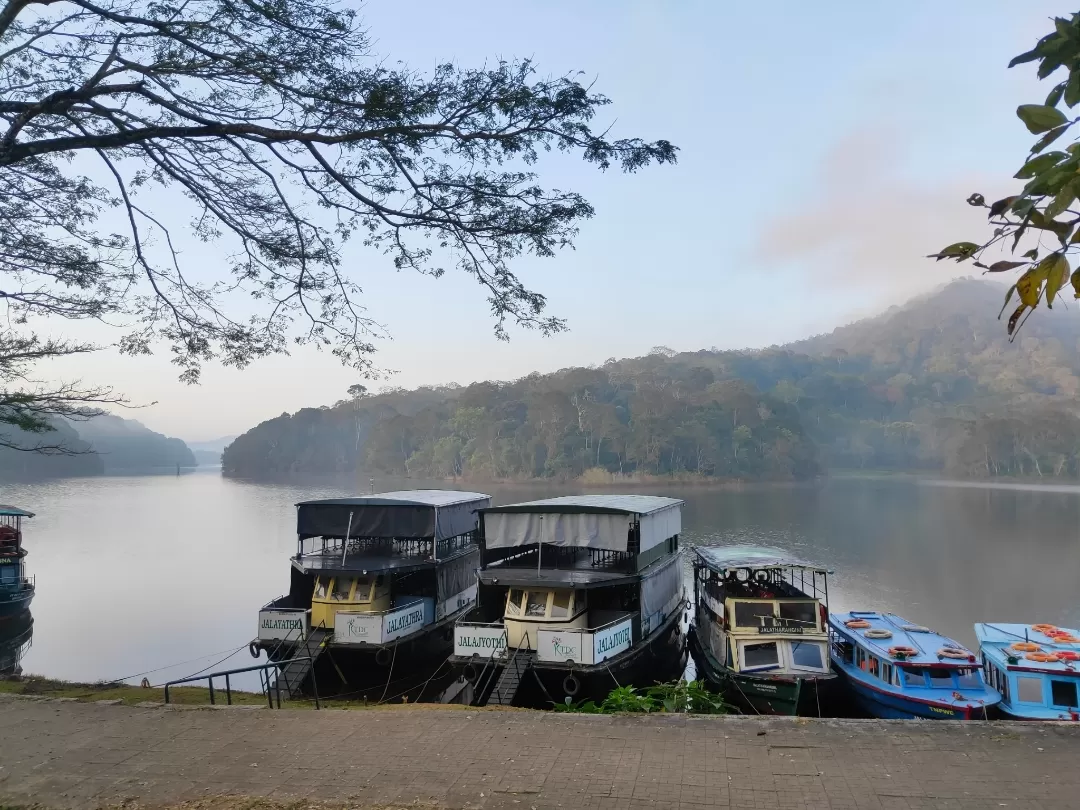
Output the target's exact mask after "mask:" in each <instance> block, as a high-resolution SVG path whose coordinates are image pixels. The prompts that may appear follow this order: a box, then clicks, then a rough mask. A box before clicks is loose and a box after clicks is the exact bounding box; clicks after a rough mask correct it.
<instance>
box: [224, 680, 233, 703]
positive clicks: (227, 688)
mask: <svg viewBox="0 0 1080 810" xmlns="http://www.w3.org/2000/svg"><path fill="white" fill-rule="evenodd" d="M225 703H226V704H228V705H229V706H232V686H231V685H230V684H229V675H228V673H226V674H225Z"/></svg>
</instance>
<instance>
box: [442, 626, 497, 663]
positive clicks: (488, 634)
mask: <svg viewBox="0 0 1080 810" xmlns="http://www.w3.org/2000/svg"><path fill="white" fill-rule="evenodd" d="M505 651H506V628H505V627H491V626H487V625H475V624H457V625H455V626H454V655H462V656H466V657H469V656H473V655H478V656H480V657H481V658H491V657H493V656H495V655H502V654H503V653H504V652H505Z"/></svg>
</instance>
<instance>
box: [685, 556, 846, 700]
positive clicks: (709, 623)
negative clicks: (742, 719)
mask: <svg viewBox="0 0 1080 810" xmlns="http://www.w3.org/2000/svg"><path fill="white" fill-rule="evenodd" d="M694 556H695V559H694V604H695V609H694V618H693V622H692V624H691V628H690V652H691V655H693V656H694V663H695V664H696V665H697V671H698V674H699V676H703V677H704V678H705V679H706V680H707V682H708V683H709V684H710V685H711V686H713V687H714V688H716V689H717V690H719V691H720V692H722V693H723V694H724V696H725V697H726V698H727V699H728V700H730V701H731V702H732V703H733V704H735V705H736V706H740V707H742V708H743V709H745V710H747V711H751V712H755V713H758V714H783V715H807V716H820V714H821V696H820V695H819V694H818V692H819V688H820V685H821V682H822V681H825V680H830V679H832V678H835V677H836V675H835V673H833V672H832V671H831V669H830V667H829V646H828V644H829V620H828V603H829V589H828V571H826V569H824V568H822V567H820V566H817V565H814V564H812V563H807V562H801V561H799V560H795V559H792V558H791V557H789V556H788V555H786V554H785V553H784V552H782V551H778V550H775V549H768V548H761V547H755V546H709V547H704V548H695V549H694Z"/></svg>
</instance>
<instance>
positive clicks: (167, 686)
mask: <svg viewBox="0 0 1080 810" xmlns="http://www.w3.org/2000/svg"><path fill="white" fill-rule="evenodd" d="M168 702H169V685H168V684H165V703H166V704H167V703H168Z"/></svg>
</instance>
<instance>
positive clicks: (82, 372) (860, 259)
mask: <svg viewBox="0 0 1080 810" xmlns="http://www.w3.org/2000/svg"><path fill="white" fill-rule="evenodd" d="M360 8H361V14H362V17H363V20H364V23H365V27H366V28H367V29H368V30H369V32H370V35H371V36H372V38H373V40H374V47H375V50H376V51H377V52H379V53H381V54H385V55H386V57H387V58H388V59H389V60H401V61H403V62H405V63H407V64H408V65H409V66H410V67H412V68H413V69H415V70H419V71H427V70H430V69H431V68H432V67H433V66H434V65H436V64H439V63H441V62H445V61H448V60H449V61H454V62H456V63H458V64H460V65H463V66H480V65H482V64H483V63H484V62H485V61H490V60H492V59H497V58H500V57H530V58H532V59H534V60H535V61H536V63H537V64H538V67H539V69H540V71H541V72H542V73H547V74H555V75H558V74H563V73H566V72H569V71H577V70H581V71H583V72H584V74H585V76H586V77H590V78H592V77H595V82H596V84H595V89H596V90H597V91H598V92H601V93H603V94H605V95H607V96H609V97H610V98H611V99H612V101H613V103H612V104H611V105H610V106H609V107H607V108H605V110H604V111H603V112H602V113H601V120H600V121H598V122H597V123H598V124H600V123H611V124H612V125H613V131H612V134H613V136H619V137H622V136H640V137H642V138H645V139H649V140H655V139H658V138H666V139H668V140H670V141H672V142H673V143H675V144H676V145H677V146H678V147H679V149H680V151H679V162H678V164H677V165H676V166H662V167H650V168H648V169H645V170H643V171H641V172H640V173H638V174H634V175H624V174H622V173H620V172H618V171H617V170H612V171H609V172H607V173H601V172H599V171H597V170H596V169H595V168H594V167H592V166H591V165H588V164H584V163H582V162H579V161H576V160H570V159H565V158H559V157H555V158H552V159H542V160H541V161H540V162H539V164H538V165H537V167H536V169H537V171H538V172H539V173H540V176H541V181H542V182H543V183H544V184H546V185H548V186H553V187H558V188H564V189H573V190H575V191H578V192H580V193H582V194H583V195H584V196H585V197H586V198H587V199H588V200H589V201H590V202H591V203H592V204H593V205H594V206H595V208H596V212H597V213H596V216H595V217H594V218H593V219H592V220H589V221H587V222H585V223H584V225H583V227H582V230H581V234H580V236H579V238H578V240H577V242H576V249H574V250H566V251H563V252H561V253H559V254H558V255H557V256H556V257H554V258H547V259H532V258H526V259H523V260H521V261H519V262H517V263H516V264H515V265H514V269H515V271H516V272H518V273H519V275H520V277H521V278H522V280H523V281H524V282H525V283H526V284H527V285H528V286H530V287H532V288H534V289H537V290H539V291H540V292H542V293H544V294H545V295H546V296H547V297H548V301H549V312H550V313H551V314H554V315H557V316H560V317H563V318H566V319H567V321H568V325H569V327H570V329H569V331H568V332H566V333H564V334H561V335H557V336H554V337H548V338H544V337H542V336H540V335H538V334H536V333H533V332H528V331H522V330H518V329H511V330H510V335H511V340H510V342H509V343H503V342H499V341H497V340H496V339H495V338H494V336H493V332H492V326H493V324H492V321H491V319H490V317H489V315H488V311H487V310H488V307H487V303H486V301H485V296H484V294H483V291H482V290H481V289H480V288H479V287H478V285H477V284H476V283H475V281H473V280H472V279H471V278H470V277H466V276H463V275H458V274H455V273H448V274H447V275H446V276H444V277H443V278H440V279H433V278H431V277H427V276H420V275H416V274H412V273H407V272H400V273H399V272H397V271H395V270H394V269H393V267H392V265H391V263H390V261H389V259H387V258H386V257H383V256H382V255H380V254H378V253H372V252H370V251H365V250H364V249H363V248H362V247H361V246H359V245H352V246H349V247H347V248H346V254H345V255H346V257H347V259H346V266H347V268H348V272H349V274H350V276H351V277H352V278H354V279H356V280H357V281H358V282H359V283H360V284H361V286H362V287H363V289H364V299H363V300H364V303H365V305H366V306H367V307H368V311H369V314H370V315H371V316H372V317H373V318H375V319H376V320H378V321H380V322H381V323H383V324H384V325H385V326H386V328H387V331H388V332H389V334H390V335H391V336H392V339H386V340H380V341H379V342H378V346H379V352H378V355H377V356H376V362H377V364H378V365H379V366H380V367H381V368H382V369H384V370H386V371H389V372H393V373H392V374H391V375H390V376H389V377H388V379H384V380H382V381H369V382H368V383H367V384H368V385H369V387H371V388H372V389H376V390H377V389H378V388H379V387H380V386H381V385H386V384H392V385H395V386H404V387H415V386H417V385H424V384H444V383H449V382H457V383H460V384H467V383H469V382H473V381H477V380H486V379H496V380H510V379H516V378H519V377H521V376H524V375H526V374H528V373H530V372H532V371H541V372H544V371H553V370H556V369H559V368H564V367H567V366H583V365H591V364H599V363H603V362H604V360H606V359H607V358H609V357H629V356H636V355H642V354H645V353H647V352H648V351H649V350H650V349H651V348H652V347H654V346H658V345H662V346H667V347H670V348H672V349H675V350H680V351H681V350H696V349H702V348H711V347H716V348H722V349H729V348H741V347H760V346H767V345H771V344H778V343H784V342H787V341H790V340H795V339H798V338H802V337H805V336H808V335H811V334H816V333H820V332H824V331H828V330H830V329H832V328H834V327H835V326H838V325H841V324H843V323H847V322H850V321H851V320H854V319H856V318H859V317H865V316H867V315H870V314H873V313H875V312H877V311H879V310H882V309H884V308H886V307H887V306H889V305H891V304H895V303H900V302H902V301H904V300H906V299H907V298H909V297H911V296H912V295H914V294H916V293H919V292H922V291H925V290H927V289H930V288H933V287H934V286H936V285H939V284H941V283H943V282H945V281H948V280H949V279H950V278H952V277H954V276H956V275H957V274H963V273H970V272H971V271H970V269H968V268H966V267H960V268H958V267H957V266H956V265H954V264H951V263H949V264H946V263H935V262H933V261H930V260H928V259H926V258H925V255H926V254H928V253H931V252H933V251H936V250H937V249H939V248H941V247H943V246H944V245H945V244H948V243H950V242H954V241H960V240H966V239H972V240H974V241H981V240H982V239H983V238H984V237H985V235H986V226H985V219H984V216H983V215H982V214H980V212H978V211H977V210H975V209H972V208H970V207H969V206H967V205H965V203H964V199H965V198H966V197H967V196H968V195H969V194H970V193H972V192H973V191H980V192H982V193H984V194H986V196H987V197H988V198H990V199H993V197H992V196H991V195H992V194H994V193H996V192H998V191H1001V192H1003V193H1008V190H1009V189H1010V188H1011V186H1010V185H1009V181H1008V178H1009V177H1010V176H1011V175H1012V174H1013V173H1014V172H1015V171H1016V169H1017V168H1018V167H1019V165H1020V164H1021V163H1022V162H1023V158H1024V155H1025V154H1026V152H1027V149H1028V148H1029V146H1030V144H1031V142H1032V136H1031V135H1030V134H1029V133H1027V131H1026V130H1025V129H1024V127H1023V125H1022V124H1021V123H1020V122H1019V121H1018V120H1017V119H1016V117H1015V112H1014V111H1015V108H1016V106H1017V105H1018V104H1022V103H1031V102H1036V103H1040V102H1041V100H1042V98H1043V97H1044V96H1045V94H1046V93H1047V92H1048V91H1049V89H1050V88H1049V85H1048V83H1046V82H1044V83H1039V82H1037V80H1036V79H1035V76H1034V69H1033V68H1032V67H1031V66H1030V65H1028V66H1022V67H1019V68H1016V69H1013V70H1007V69H1006V65H1007V64H1008V61H1009V59H1010V58H1011V57H1012V56H1014V55H1016V54H1017V53H1020V52H1022V51H1024V50H1027V49H1029V48H1030V47H1031V46H1032V45H1033V44H1034V42H1035V41H1036V40H1037V39H1038V38H1039V37H1040V36H1042V35H1043V34H1044V33H1046V32H1047V31H1048V30H1049V29H1050V27H1051V25H1052V24H1051V23H1050V21H1049V18H1051V17H1052V16H1053V15H1055V14H1058V15H1062V14H1067V13H1070V12H1071V11H1074V10H1075V9H1071V8H1069V7H1068V6H1067V5H1066V4H1064V3H1062V2H1045V1H1044V0H1027V2H1024V3H1016V2H1008V0H978V1H977V2H976V0H950V2H948V3H943V2H940V0H930V1H929V2H926V1H923V0H908V1H907V2H905V3H866V2H861V1H860V0H823V2H816V3H807V2H804V1H803V0H783V1H780V0H763V2H757V3H743V2H739V3H734V2H726V1H725V0H720V1H718V0H711V1H703V2H690V0H680V1H679V2H671V0H667V2H659V1H658V2H635V0H594V1H593V2H589V3H582V2H580V0H577V1H574V2H572V1H571V0H545V2H516V3H506V2H487V1H486V0H458V2H455V3H445V2H436V1H435V0H413V1H412V2H410V3H408V4H402V3H400V2H396V1H395V0H368V2H367V3H365V4H364V5H363V6H362V7H360ZM1043 85H1046V86H1043ZM604 116H606V120H605V119H604V118H603V117H604ZM179 239H180V240H183V235H182V234H181V235H180V236H179ZM192 245H194V240H192ZM180 247H181V249H183V248H184V244H183V242H181V245H180ZM193 249H194V248H193ZM200 261H203V262H205V263H206V264H207V266H208V267H212V266H213V261H214V257H213V255H210V256H206V255H200ZM65 329H66V330H67V331H66V332H65V331H64V330H65ZM41 331H48V332H50V333H51V334H54V335H56V334H74V335H77V336H82V335H84V334H87V333H86V332H83V333H78V332H75V331H73V330H72V328H71V327H66V326H64V325H63V324H51V323H50V324H48V325H47V328H42V329H41ZM118 336H119V335H106V336H105V337H104V338H103V339H104V340H115V339H117V338H118ZM168 359H169V357H168V353H167V351H165V350H163V351H161V352H159V353H158V354H156V355H154V356H152V357H149V358H138V359H132V358H127V357H120V356H119V355H117V354H116V353H115V352H114V351H112V350H104V351H101V352H99V353H97V354H95V355H92V356H90V357H89V358H87V357H83V358H80V359H79V360H78V361H77V362H74V361H66V360H65V361H56V362H54V363H53V364H51V365H50V366H48V367H42V368H41V369H40V370H39V376H43V377H51V378H54V379H72V378H73V377H78V378H81V379H82V380H83V381H84V382H87V383H95V384H110V385H113V386H114V387H115V388H116V389H117V390H119V391H121V392H123V393H124V394H126V395H127V396H128V398H129V399H130V401H131V402H132V404H134V405H138V406H141V407H138V408H134V409H131V410H125V411H123V412H120V415H122V416H125V417H128V418H135V419H138V420H139V421H141V422H143V423H144V424H145V425H147V426H148V427H150V428H151V429H154V430H157V431H160V432H163V433H166V434H168V435H172V436H178V437H180V438H183V439H186V440H193V441H198V440H207V439H212V438H215V437H218V436H224V435H233V434H237V433H242V432H243V431H245V430H247V429H248V428H250V427H253V426H254V425H256V424H257V423H259V422H261V421H263V420H265V419H269V418H272V417H274V416H277V415H279V414H281V413H283V412H294V411H296V410H298V409H299V408H302V407H317V406H320V405H327V404H332V403H333V402H335V401H336V400H338V399H342V398H344V397H345V390H346V389H347V388H348V387H349V385H351V384H352V383H354V382H358V381H362V380H359V379H358V377H357V375H356V372H354V371H352V370H350V369H348V368H343V367H342V366H341V365H340V364H339V363H338V362H337V361H336V360H335V359H334V358H333V357H332V356H330V355H329V354H328V353H321V352H318V351H316V350H314V349H310V350H302V351H297V352H294V353H293V354H292V355H291V356H287V357H276V358H271V359H267V360H262V361H259V362H257V363H256V364H254V365H252V366H250V367H248V368H247V369H244V370H242V371H238V370H234V369H224V368H220V367H207V368H206V369H205V371H204V373H203V380H202V383H201V384H200V385H198V386H188V385H184V384H182V383H180V382H179V381H178V380H177V375H178V369H177V368H176V367H175V366H172V365H170V363H169V362H168ZM151 403H153V404H151Z"/></svg>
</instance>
